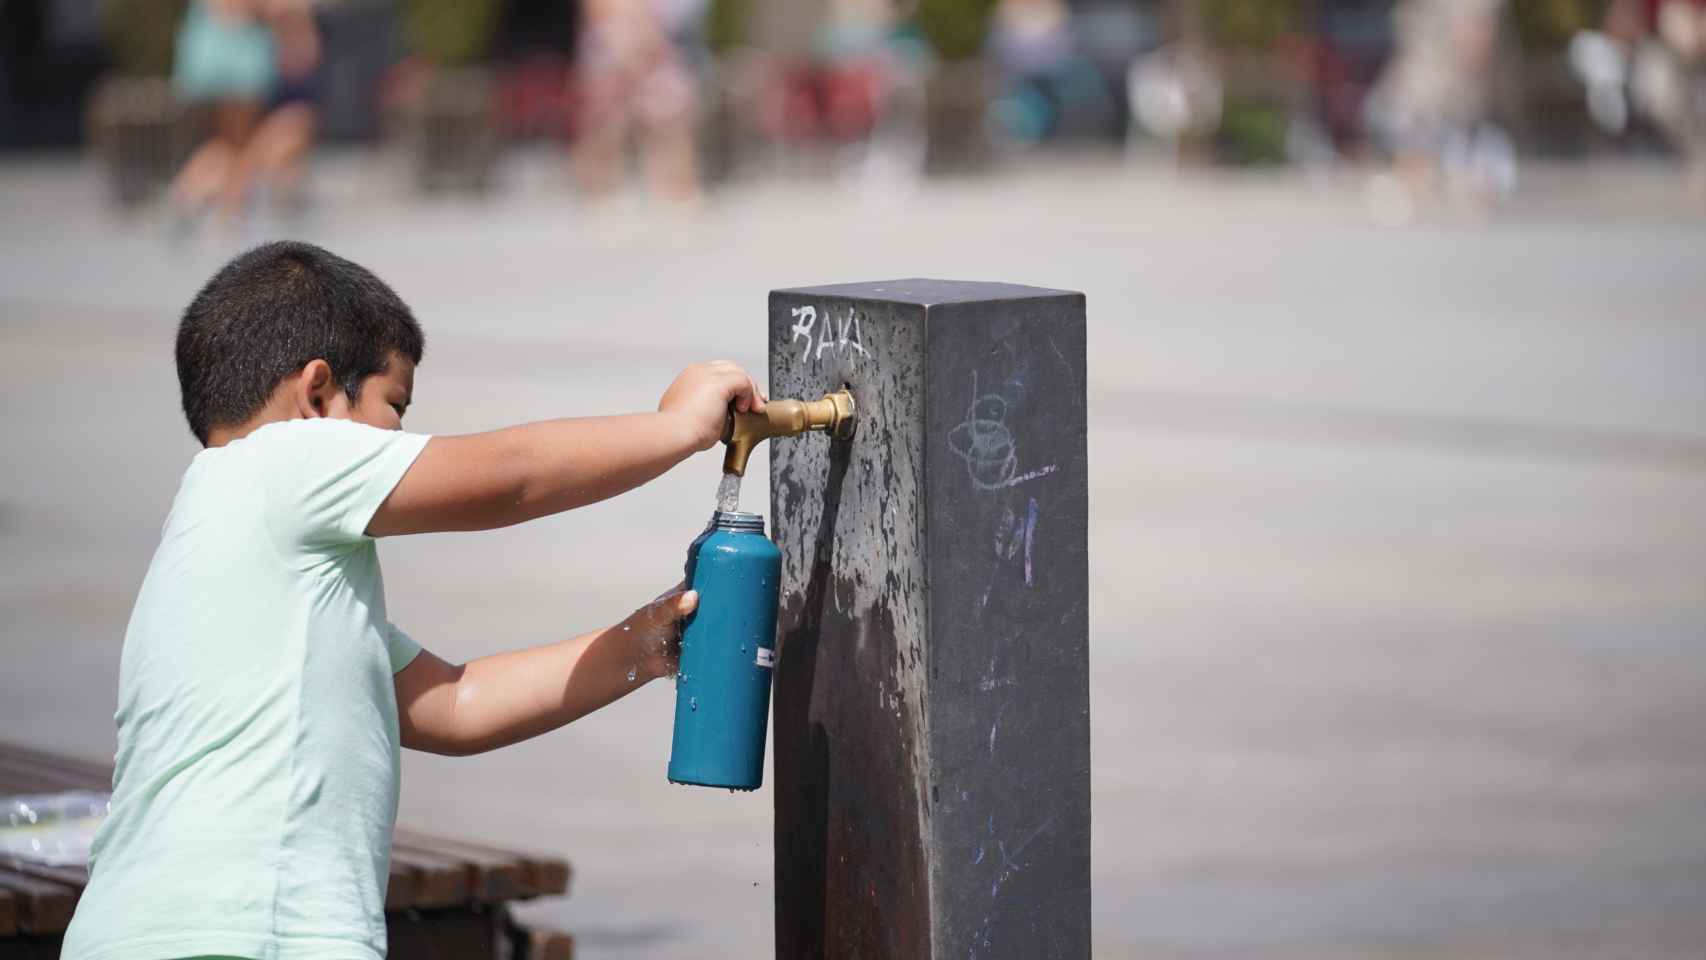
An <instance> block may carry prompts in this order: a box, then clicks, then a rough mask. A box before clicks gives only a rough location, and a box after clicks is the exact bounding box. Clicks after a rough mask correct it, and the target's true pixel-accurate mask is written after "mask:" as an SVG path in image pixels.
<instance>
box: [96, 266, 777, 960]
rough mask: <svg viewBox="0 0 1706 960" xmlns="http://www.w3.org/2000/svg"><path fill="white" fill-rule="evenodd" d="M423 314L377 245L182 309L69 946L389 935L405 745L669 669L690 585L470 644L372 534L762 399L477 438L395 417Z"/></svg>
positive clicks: (145, 953)
mask: <svg viewBox="0 0 1706 960" xmlns="http://www.w3.org/2000/svg"><path fill="white" fill-rule="evenodd" d="M422 346H423V343H422V336H421V331H420V327H419V326H418V325H417V324H416V323H415V320H414V318H413V316H412V315H411V314H410V312H409V308H408V307H406V306H405V305H404V304H403V302H402V301H401V300H399V299H398V298H397V295H396V294H394V293H393V292H392V291H391V290H390V288H388V287H387V286H386V285H385V284H384V283H382V282H380V280H379V279H378V278H377V277H375V276H374V275H373V274H371V273H369V272H368V271H367V270H365V269H363V268H361V267H359V266H357V265H355V264H353V263H350V262H349V261H347V260H343V259H341V258H339V257H336V256H333V255H332V254H330V253H327V252H326V251H324V250H321V249H319V248H317V247H313V246H310V245H307V244H301V243H274V244H269V245H267V246H263V247H260V248H258V249H255V250H253V251H250V252H249V253H246V254H243V255H242V256H240V257H238V258H237V259H235V260H233V261H232V262H231V263H230V264H228V265H226V266H225V267H224V268H223V269H222V270H220V271H219V273H218V274H216V275H215V276H214V277H213V279H212V280H211V281H209V282H208V284H207V286H206V287H204V288H203V289H202V290H201V292H200V293H199V294H197V295H196V298H195V300H194V301H193V302H192V303H191V304H190V306H189V309H188V310H187V311H185V313H184V317H183V321H182V323H181V325H180V327H179V329H178V340H177V365H178V380H179V383H180V386H181V388H182V392H183V404H184V413H185V415H186V416H187V417H188V419H189V424H190V429H191V430H192V431H193V432H194V433H195V435H196V438H197V439H198V440H200V441H201V442H202V444H203V446H204V447H205V448H206V449H204V450H202V451H201V452H200V453H199V454H197V455H196V457H195V460H194V461H193V462H192V463H191V464H190V466H189V469H188V470H187V471H186V472H185V474H184V479H183V482H182V485H181V487H180V488H179V490H178V494H177V497H176V499H175V500H174V502H173V504H172V510H171V513H170V514H169V515H168V517H167V519H166V524H165V528H164V531H163V532H162V535H161V543H160V547H159V550H158V552H156V554H155V556H154V560H153V562H152V564H151V565H150V566H149V569H148V574H147V577H146V578H145V579H144V580H143V584H142V589H141V591H140V593H139V595H138V596H137V600H136V607H135V610H134V611H133V612H132V614H131V621H130V626H129V629H128V630H127V631H126V634H125V642H124V655H123V660H122V664H121V667H120V671H119V704H118V712H117V715H116V718H115V719H116V721H117V723H118V756H117V767H116V770H115V772H114V776H113V799H112V812H111V814H110V816H109V817H108V818H107V821H106V822H105V823H104V824H103V825H102V827H101V830H100V833H99V835H98V836H97V838H96V841H95V845H94V849H93V852H92V855H91V858H90V868H91V876H90V880H89V885H88V888H87V889H86V890H85V892H84V894H83V898H82V900H81V902H80V903H79V904H78V907H77V914H76V916H75V918H74V919H73V921H72V924H71V928H70V930H69V931H68V932H67V933H66V936H65V943H64V949H63V956H64V957H65V960H117V958H121V957H122V958H124V960H173V958H186V957H197V956H213V955H218V956H226V957H243V958H253V960H299V958H301V960H306V958H313V960H377V958H380V957H383V956H384V954H385V917H384V912H383V908H384V899H385V883H386V877H387V874H388V863H389V858H390V844H391V828H392V824H393V821H394V819H395V817H396V811H397V766H398V753H399V747H400V746H405V747H410V748H412V749H416V750H427V751H431V752H434V753H445V754H469V753H477V752H480V751H484V750H491V749H494V748H497V747H500V746H504V745H505V744H510V743H514V742H516V741H518V740H524V739H526V738H528V737H532V736H537V735H538V734H541V733H544V732H546V731H548V730H552V729H555V728H557V727H559V726H562V725H563V724H565V723H568V722H569V721H571V720H574V719H576V718H577V717H580V716H583V715H585V714H587V713H589V712H591V711H593V710H596V709H598V708H599V707H602V706H604V705H605V704H607V703H610V702H611V701H613V700H615V699H617V698H618V697H620V696H622V695H623V694H625V693H627V692H628V691H630V690H632V689H634V688H635V687H636V686H637V685H638V684H639V683H642V682H645V681H649V680H652V679H655V678H657V677H661V676H665V675H667V674H669V673H670V672H671V671H672V670H673V664H674V657H675V655H676V652H675V645H674V639H675V634H676V628H677V622H678V621H679V620H680V619H681V618H682V617H684V616H686V615H687V614H689V613H690V612H692V611H693V609H694V608H695V607H696V605H697V602H698V598H697V597H696V596H695V595H694V594H693V593H692V592H681V591H680V590H679V589H678V590H675V591H671V592H670V593H668V594H666V595H665V596H663V597H661V598H659V599H658V600H656V601H653V602H652V603H651V604H649V605H647V606H645V607H642V608H641V609H640V610H638V611H636V612H635V613H634V614H633V615H631V616H629V617H628V618H627V619H626V620H624V621H623V622H622V623H620V624H617V625H615V626H613V627H610V628H608V629H605V630H599V631H594V632H592V633H588V634H585V635H583V636H580V637H577V638H575V639H572V640H566V641H563V642H561V643H557V644H553V645H549V646H544V647H538V648H535V649H532V650H523V651H517V652H512V653H503V654H498V655H496V656H490V657H483V658H481V659H478V660H475V661H473V662H470V663H467V664H464V665H461V666H452V665H450V664H447V663H445V662H444V661H442V660H440V659H439V658H437V657H435V656H433V655H432V654H431V653H429V652H426V651H423V650H422V649H421V648H420V646H419V645H418V644H416V643H415V642H414V641H413V640H411V639H410V638H409V637H408V636H407V635H405V634H404V633H403V632H402V631H401V630H398V629H397V628H396V627H395V626H393V625H392V624H391V622H390V621H389V619H388V618H387V615H386V610H385V589H384V584H383V582H382V581H381V579H380V573H379V562H378V557H377V554H376V552H375V550H374V542H373V538H375V537H381V536H393V535H397V534H405V533H424V532H427V531H432V530H490V529H493V528H496V527H503V526H507V525H509V524H513V523H520V522H522V521H524V520H531V519H533V518H535V517H543V516H546V515H548V514H553V513H558V512H560V511H564V510H570V509H573V508H575V507H579V506H583V505H585V504H589V503H593V502H595V501H598V500H603V499H605V498H606V497H611V496H615V495H616V494H619V493H622V492H624V491H627V490H630V489H632V488H634V487H636V486H639V485H640V484H642V483H645V482H646V481H648V480H651V479H652V478H654V477H656V476H658V475H659V474H661V473H663V472H664V471H665V470H668V469H669V468H670V467H672V466H674V465H675V464H677V463H679V462H680V461H681V460H683V459H684V458H686V457H687V456H689V455H690V454H692V453H694V452H696V451H699V450H704V449H707V448H709V447H711V446H712V445H714V444H715V443H716V442H717V440H718V439H719V437H720V435H721V432H722V429H723V424H724V419H725V417H726V416H727V413H728V410H729V406H730V404H731V403H732V404H734V405H736V406H737V407H738V408H740V409H749V408H750V409H762V408H763V406H764V397H763V395H762V394H761V393H760V392H759V390H758V388H757V386H756V385H755V384H754V383H753V382H752V380H751V378H750V377H748V376H747V375H746V374H745V373H744V372H743V371H742V370H741V369H740V368H739V367H737V366H735V365H734V364H731V363H708V364H699V365H695V366H693V367H689V368H688V369H687V370H686V371H685V372H684V373H682V374H681V376H680V377H678V378H677V379H676V380H675V382H674V383H673V384H671V385H670V387H669V389H668V390H666V391H665V392H664V395H663V399H662V400H661V401H660V402H659V403H658V412H656V413H648V414H635V415H631V416H618V417H597V418H590V419H581V420H554V421H548V422H543V423H533V424H527V425H524V426H519V427H511V428H509V429H505V430H497V431H493V432H491V433H482V434H471V435H466V436H455V437H432V438H429V437H426V436H422V435H418V434H408V433H404V432H402V430H401V420H402V418H403V413H404V411H405V410H406V409H407V408H408V405H409V400H410V396H411V394H412V392H413V387H414V370H415V365H416V364H417V363H419V362H420V359H421V351H422Z"/></svg>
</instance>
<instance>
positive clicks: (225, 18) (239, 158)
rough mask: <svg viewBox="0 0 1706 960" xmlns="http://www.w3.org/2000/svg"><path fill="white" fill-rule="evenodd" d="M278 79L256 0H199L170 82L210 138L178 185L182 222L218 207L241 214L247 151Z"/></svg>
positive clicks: (181, 37)
mask: <svg viewBox="0 0 1706 960" xmlns="http://www.w3.org/2000/svg"><path fill="white" fill-rule="evenodd" d="M276 79H277V63H276V59H275V54H274V49H273V35H272V31H271V30H270V29H269V28H268V26H267V24H266V23H265V22H264V21H263V19H262V16H261V11H260V10H259V8H258V7H257V6H256V5H255V4H254V3H253V2H251V0H193V2H192V3H191V5H190V9H189V13H188V14H187V15H186V16H185V18H184V24H183V26H182V27H181V28H180V30H179V31H178V42H177V57H176V59H175V61H174V64H173V75H172V83H173V86H174V88H175V89H176V92H177V94H178V96H179V97H181V98H183V99H184V101H185V102H187V103H190V104H192V105H194V106H195V107H196V108H197V109H198V110H199V111H200V112H202V113H203V114H204V115H205V116H206V118H207V121H208V124H209V126H210V128H211V131H212V132H211V136H210V137H209V138H208V140H207V141H206V142H205V143H203V144H202V145H201V146H200V147H198V148H197V149H196V151H195V152H194V153H193V154H191V155H190V158H189V160H188V161H187V162H186V163H185V164H184V168H183V170H182V171H180V172H179V174H178V176H177V179H176V180H175V181H174V182H173V184H172V191H171V196H172V204H173V206H174V208H175V209H176V212H177V213H178V214H179V215H180V216H183V217H186V218H193V217H197V216H200V215H201V214H202V213H204V212H206V210H207V209H208V208H209V207H210V206H213V205H215V204H217V205H218V206H219V207H220V209H221V210H222V211H223V212H224V213H225V215H226V216H228V217H232V218H235V217H236V216H237V215H238V214H239V213H241V211H242V206H243V203H244V201H245V200H246V198H247V193H248V183H249V177H250V166H251V164H252V162H253V161H252V160H251V159H250V158H249V157H247V156H246V155H245V148H246V147H247V145H248V143H249V139H250V138H251V137H252V136H253V135H254V132H255V128H256V125H257V124H258V123H259V121H260V116H261V108H262V104H263V103H264V101H265V98H266V97H267V96H268V95H269V94H270V93H271V91H272V88H273V84H274V82H275V81H276Z"/></svg>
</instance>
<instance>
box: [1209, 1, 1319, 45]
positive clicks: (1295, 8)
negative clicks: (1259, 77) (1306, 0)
mask: <svg viewBox="0 0 1706 960" xmlns="http://www.w3.org/2000/svg"><path fill="white" fill-rule="evenodd" d="M1302 12H1303V11H1302V0H1205V2H1204V3H1203V22H1204V24H1205V26H1206V27H1207V28H1208V33H1209V36H1210V37H1212V38H1214V42H1215V44H1216V45H1218V46H1222V47H1266V46H1268V45H1269V44H1272V43H1273V42H1274V41H1275V40H1276V39H1278V38H1279V37H1280V36H1281V35H1282V34H1285V33H1288V32H1291V31H1293V30H1296V29H1297V28H1298V27H1299V26H1300V24H1301V20H1302Z"/></svg>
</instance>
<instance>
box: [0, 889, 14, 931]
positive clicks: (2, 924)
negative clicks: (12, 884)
mask: <svg viewBox="0 0 1706 960" xmlns="http://www.w3.org/2000/svg"><path fill="white" fill-rule="evenodd" d="M17 935H18V897H17V895H16V894H14V893H13V892H12V891H10V890H0V937H15V936H17Z"/></svg>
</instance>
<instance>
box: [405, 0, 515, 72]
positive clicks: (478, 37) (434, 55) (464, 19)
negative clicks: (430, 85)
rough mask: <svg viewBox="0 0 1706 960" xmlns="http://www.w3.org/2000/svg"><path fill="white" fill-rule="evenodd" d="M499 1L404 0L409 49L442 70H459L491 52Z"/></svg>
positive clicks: (499, 10) (499, 5)
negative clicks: (457, 68)
mask: <svg viewBox="0 0 1706 960" xmlns="http://www.w3.org/2000/svg"><path fill="white" fill-rule="evenodd" d="M500 8H501V2H500V0H404V4H403V30H404V33H405V35H406V36H407V37H408V40H409V49H410V50H413V51H414V52H415V53H418V54H420V55H421V56H423V57H426V58H427V59H429V60H431V61H433V62H434V63H436V64H439V65H440V66H445V67H460V66H465V65H467V64H470V63H473V62H475V61H477V60H480V59H482V58H484V57H485V56H486V55H487V54H488V53H490V52H491V48H492V39H493V37H494V35H495V34H496V31H497V24H498V14H499V13H500V12H501V9H500Z"/></svg>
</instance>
